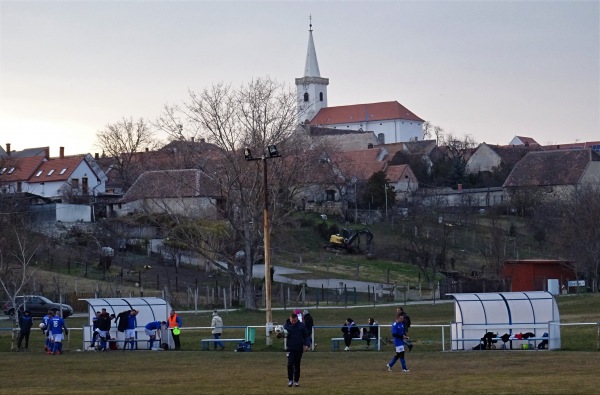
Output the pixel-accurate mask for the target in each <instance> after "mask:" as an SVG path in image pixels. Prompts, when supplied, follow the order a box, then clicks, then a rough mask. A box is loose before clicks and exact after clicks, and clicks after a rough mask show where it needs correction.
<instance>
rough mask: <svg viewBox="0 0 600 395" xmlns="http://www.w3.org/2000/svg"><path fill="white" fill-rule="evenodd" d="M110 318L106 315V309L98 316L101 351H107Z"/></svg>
mask: <svg viewBox="0 0 600 395" xmlns="http://www.w3.org/2000/svg"><path fill="white" fill-rule="evenodd" d="M111 320H112V317H111V316H110V315H109V314H108V312H107V311H106V309H102V311H101V312H100V315H99V316H98V337H99V338H100V349H101V350H102V351H108V350H109V348H108V347H107V345H108V341H107V340H108V338H109V336H110V333H109V332H110V325H111V323H110V321H111Z"/></svg>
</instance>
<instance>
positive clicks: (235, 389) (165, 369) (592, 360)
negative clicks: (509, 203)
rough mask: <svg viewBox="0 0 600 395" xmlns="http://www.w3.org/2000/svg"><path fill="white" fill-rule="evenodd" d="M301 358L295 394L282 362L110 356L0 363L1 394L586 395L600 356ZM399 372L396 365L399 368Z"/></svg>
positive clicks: (242, 356) (234, 356) (252, 355)
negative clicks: (402, 363) (397, 360)
mask: <svg viewBox="0 0 600 395" xmlns="http://www.w3.org/2000/svg"><path fill="white" fill-rule="evenodd" d="M390 351H391V350H389V351H386V352H374V351H370V352H368V351H362V352H361V351H355V352H343V351H342V352H335V353H332V352H329V351H327V352H308V353H305V354H304V357H303V360H302V375H301V378H300V387H299V388H288V387H287V373H286V357H285V353H284V352H248V353H236V352H231V351H229V352H228V351H223V352H220V351H216V352H212V351H204V352H198V351H166V352H160V351H157V352H152V351H110V352H68V353H65V354H63V355H57V356H52V355H44V354H42V353H41V351H38V352H30V353H2V356H1V358H2V362H1V365H2V369H1V371H0V393H2V394H44V393H56V392H59V393H68V394H94V393H97V394H108V393H121V394H158V393H162V394H190V393H205V394H233V393H237V394H281V393H286V392H288V391H294V392H295V393H307V394H359V393H362V394H367V393H369V394H392V393H399V392H405V391H406V392H411V393H415V394H424V393H428V394H435V393H445V394H516V393H520V394H540V393H545V394H567V393H568V394H591V393H596V391H597V390H598V380H597V374H598V369H599V368H600V353H598V352H562V351H470V352H469V351H467V352H424V353H419V352H418V351H417V350H416V349H415V350H413V351H412V352H411V353H410V354H407V357H406V360H407V365H408V368H409V369H410V372H408V373H403V372H402V371H401V369H400V368H399V366H395V370H394V371H393V372H388V371H387V369H386V367H385V365H386V363H387V362H388V361H389V359H390V358H391V356H392V355H393V353H392V352H390ZM397 365H399V364H397Z"/></svg>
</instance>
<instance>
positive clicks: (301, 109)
mask: <svg viewBox="0 0 600 395" xmlns="http://www.w3.org/2000/svg"><path fill="white" fill-rule="evenodd" d="M312 32H313V30H312V16H311V17H310V25H309V29H308V51H307V52H306V63H305V64H304V76H303V77H302V78H296V94H297V97H298V122H299V123H306V122H310V120H311V119H313V118H314V117H315V115H316V114H317V113H318V112H319V111H320V110H321V109H322V108H324V107H327V85H329V78H322V77H321V72H320V71H319V63H318V62H317V52H316V51H315V43H314V41H313V35H312Z"/></svg>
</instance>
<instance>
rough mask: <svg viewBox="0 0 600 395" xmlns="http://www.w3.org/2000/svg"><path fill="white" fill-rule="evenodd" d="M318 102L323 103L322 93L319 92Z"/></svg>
mask: <svg viewBox="0 0 600 395" xmlns="http://www.w3.org/2000/svg"><path fill="white" fill-rule="evenodd" d="M319 100H320V101H323V92H320V93H319Z"/></svg>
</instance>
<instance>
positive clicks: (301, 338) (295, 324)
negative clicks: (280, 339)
mask: <svg viewBox="0 0 600 395" xmlns="http://www.w3.org/2000/svg"><path fill="white" fill-rule="evenodd" d="M283 328H284V329H285V330H286V331H287V342H286V346H287V347H286V351H287V357H288V360H287V371H288V387H291V386H292V385H294V386H296V387H299V386H300V363H301V362H302V353H304V351H308V347H309V346H310V337H309V336H308V331H307V330H306V326H305V325H304V324H303V323H302V322H300V321H299V320H298V315H297V314H295V313H292V315H290V319H289V321H288V322H286V323H285V325H284V327H283Z"/></svg>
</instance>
